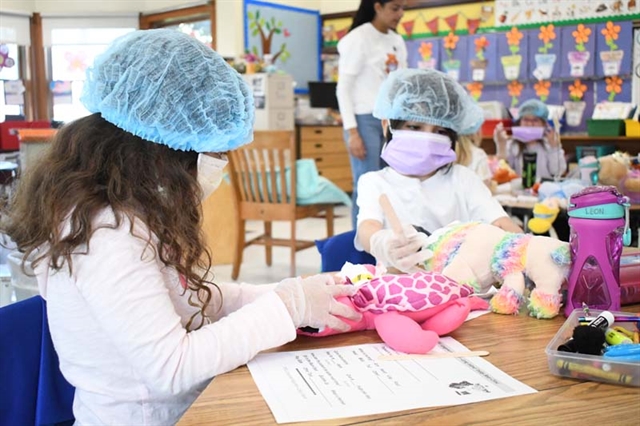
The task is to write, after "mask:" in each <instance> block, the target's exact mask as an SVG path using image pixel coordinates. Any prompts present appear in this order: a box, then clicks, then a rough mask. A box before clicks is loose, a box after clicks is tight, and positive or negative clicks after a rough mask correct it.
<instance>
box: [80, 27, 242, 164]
mask: <svg viewBox="0 0 640 426" xmlns="http://www.w3.org/2000/svg"><path fill="white" fill-rule="evenodd" d="M80 100H81V101H82V103H83V104H84V106H85V107H86V108H87V109H88V110H89V111H91V112H94V113H95V112H99V113H100V114H101V115H102V117H103V118H104V119H105V120H107V121H108V122H110V123H112V124H114V125H116V126H118V127H119V128H121V129H123V130H126V131H127V132H130V133H133V134H134V135H137V136H139V137H141V138H143V139H146V140H149V141H152V142H156V143H160V144H163V145H167V146H168V147H170V148H173V149H177V150H182V151H197V152H223V151H229V150H232V149H235V148H237V147H239V146H241V145H243V144H246V143H248V142H251V140H252V139H253V119H254V103H253V95H252V93H251V90H250V88H249V86H248V85H247V84H246V83H245V82H244V80H243V79H242V77H241V76H240V74H238V73H237V72H236V71H235V70H234V69H233V68H232V67H231V66H230V65H229V64H227V63H226V62H225V60H224V59H223V58H222V57H221V56H220V55H219V54H218V53H216V52H214V51H213V50H212V49H211V48H209V47H207V46H205V45H204V44H202V43H200V42H199V41H197V40H196V39H194V38H191V37H189V36H188V35H186V34H183V33H181V32H179V31H176V30H169V29H160V30H146V31H134V32H131V33H129V34H126V35H124V36H122V37H119V38H118V39H116V40H115V41H114V42H113V43H112V44H111V45H110V46H109V47H108V48H107V50H106V51H105V52H104V53H103V54H101V55H99V56H97V57H96V58H95V61H94V63H93V66H92V67H91V68H89V69H88V70H87V80H86V81H85V83H84V89H83V93H82V97H81V99H80Z"/></svg>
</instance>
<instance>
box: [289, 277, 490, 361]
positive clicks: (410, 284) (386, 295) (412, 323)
mask: <svg viewBox="0 0 640 426" xmlns="http://www.w3.org/2000/svg"><path fill="white" fill-rule="evenodd" d="M347 281H348V282H350V279H349V277H347ZM356 285H358V286H359V289H358V292H357V293H356V294H355V295H353V296H351V297H340V298H338V299H337V300H338V301H339V302H341V303H344V304H345V305H348V306H351V307H353V308H354V309H355V310H358V311H360V312H362V319H361V320H360V321H350V320H347V319H344V321H346V322H347V323H348V324H349V325H350V326H351V330H350V331H361V330H374V329H375V330H376V331H377V332H378V335H379V336H380V338H381V339H382V341H383V342H385V343H386V344H387V345H388V346H389V347H390V348H392V349H394V350H396V351H400V352H405V353H411V354H422V353H427V352H429V351H431V349H433V348H434V347H435V346H436V344H437V343H438V340H440V336H443V335H446V334H449V333H451V332H452V331H453V330H455V329H457V328H458V327H460V326H461V325H462V323H464V321H465V320H466V318H467V316H468V315H469V312H470V311H471V310H475V309H488V307H489V305H488V303H487V302H486V301H484V300H482V299H480V298H478V297H471V295H472V293H473V288H472V287H470V286H468V285H460V284H458V283H456V282H455V281H452V280H450V279H449V278H447V277H445V276H444V275H442V274H439V273H434V272H424V271H419V272H414V273H412V274H402V275H381V276H378V277H374V278H372V279H370V280H367V281H364V282H358V283H357V284H356ZM337 333H338V332H337V331H335V330H332V329H323V330H317V329H310V328H303V329H301V330H300V331H299V334H304V335H310V336H329V335H332V334H337Z"/></svg>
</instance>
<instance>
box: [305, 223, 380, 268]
mask: <svg viewBox="0 0 640 426" xmlns="http://www.w3.org/2000/svg"><path fill="white" fill-rule="evenodd" d="M355 236H356V231H348V232H344V233H342V234H338V235H334V236H333V237H330V238H327V239H324V240H316V247H317V248H318V251H319V252H320V256H321V259H322V270H321V272H335V271H339V270H340V269H342V266H343V265H344V264H345V262H351V263H353V264H365V263H367V264H371V265H375V264H376V259H375V258H374V257H373V256H371V255H370V254H369V253H367V252H366V251H359V250H356V248H355V246H354V245H353V239H354V238H355Z"/></svg>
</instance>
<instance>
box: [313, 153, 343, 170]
mask: <svg viewBox="0 0 640 426" xmlns="http://www.w3.org/2000/svg"><path fill="white" fill-rule="evenodd" d="M302 158H312V159H314V160H315V161H316V165H317V166H318V168H319V169H321V168H323V167H346V168H349V169H350V168H351V163H350V162H349V156H348V155H347V154H346V153H342V154H318V155H313V156H311V155H303V156H302Z"/></svg>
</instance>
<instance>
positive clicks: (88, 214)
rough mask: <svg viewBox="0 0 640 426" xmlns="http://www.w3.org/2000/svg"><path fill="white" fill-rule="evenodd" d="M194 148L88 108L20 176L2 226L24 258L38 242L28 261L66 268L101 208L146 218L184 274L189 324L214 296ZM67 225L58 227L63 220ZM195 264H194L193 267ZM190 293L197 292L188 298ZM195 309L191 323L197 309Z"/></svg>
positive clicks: (166, 256) (157, 247) (160, 248)
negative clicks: (135, 130)
mask: <svg viewBox="0 0 640 426" xmlns="http://www.w3.org/2000/svg"><path fill="white" fill-rule="evenodd" d="M197 158H198V154H197V153H196V152H183V151H177V150H173V149H171V148H169V147H167V146H164V145H161V144H157V143H152V142H149V141H146V140H144V139H142V138H139V137H137V136H135V135H133V134H131V133H129V132H126V131H124V130H122V129H120V128H118V127H116V126H114V125H113V124H111V123H109V122H107V121H106V120H104V119H103V118H102V116H101V115H100V114H93V115H89V116H87V117H84V118H81V119H79V120H76V121H74V122H71V123H69V124H67V125H66V126H64V127H63V128H61V129H60V130H59V131H58V133H57V134H56V136H55V137H54V139H53V140H52V142H51V144H50V147H49V148H48V149H47V151H46V153H45V154H44V155H43V157H42V159H41V160H40V161H39V162H38V163H37V164H36V166H34V168H33V169H32V170H30V171H28V173H27V176H24V177H23V178H22V179H21V182H20V185H19V188H18V191H17V193H16V194H15V196H14V198H13V200H12V201H11V203H10V205H9V208H8V209H7V211H6V212H4V214H3V215H2V217H3V223H2V228H3V231H4V232H5V233H6V234H8V235H9V236H10V237H11V238H12V239H13V241H15V243H16V245H17V247H18V250H20V251H21V252H24V253H25V259H26V258H27V257H29V255H31V254H32V253H33V252H34V251H35V250H36V249H38V248H40V251H38V253H37V256H36V257H34V260H33V266H35V265H36V264H37V263H39V262H41V261H42V260H43V259H45V258H50V265H49V267H51V268H53V269H55V270H60V269H61V268H63V267H64V266H65V265H66V266H67V267H68V268H69V271H70V272H71V270H72V267H73V265H72V254H74V253H77V251H74V250H75V249H76V248H78V247H89V241H90V239H91V236H92V234H93V232H94V231H95V230H96V229H95V228H94V225H93V224H92V220H93V218H94V217H95V216H96V215H97V214H98V213H100V212H101V211H102V210H103V209H105V208H111V209H112V210H113V212H114V213H115V216H116V226H120V225H121V223H122V220H123V218H125V217H126V218H128V219H129V220H130V223H131V228H130V232H131V233H132V235H134V236H136V237H137V238H141V237H140V236H138V235H136V233H134V230H133V223H134V220H135V219H138V220H140V221H141V222H142V223H144V224H145V225H146V226H147V227H148V228H149V230H150V231H151V234H152V235H154V236H155V237H157V242H155V243H153V242H152V240H151V238H150V237H147V239H146V241H147V244H148V246H149V247H151V248H152V249H153V250H154V253H155V255H156V256H159V259H160V260H161V261H162V263H163V264H165V265H167V266H169V267H173V268H175V269H176V270H177V272H178V273H179V274H181V275H183V276H184V277H185V279H186V282H187V286H188V288H189V289H190V290H191V292H190V295H189V303H190V304H191V305H192V306H196V307H198V308H199V309H198V312H196V313H195V314H194V315H193V316H192V317H191V319H190V321H189V323H188V324H187V329H198V328H200V327H201V326H202V325H203V324H205V322H206V315H205V309H206V308H207V306H208V305H209V303H210V302H211V299H212V294H211V289H210V287H209V286H208V284H212V285H213V286H215V287H216V288H217V289H218V291H220V289H219V288H218V287H217V286H216V285H215V284H214V283H212V282H210V281H207V280H206V277H208V273H209V270H210V269H211V254H210V252H209V250H208V249H207V247H206V245H205V243H204V235H203V233H202V230H201V219H202V214H201V203H200V197H201V195H202V192H201V189H200V185H199V184H198V181H197V177H196V174H197ZM67 217H68V220H69V224H70V226H71V228H70V229H71V230H70V232H69V233H68V234H62V231H61V230H62V227H61V224H62V223H63V222H64V221H65V220H67ZM196 271H200V272H199V273H198V272H196ZM193 295H196V296H197V297H196V298H197V300H193V299H194V298H193V297H192V296H193ZM198 316H199V317H200V321H199V324H198V325H196V317H198Z"/></svg>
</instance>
